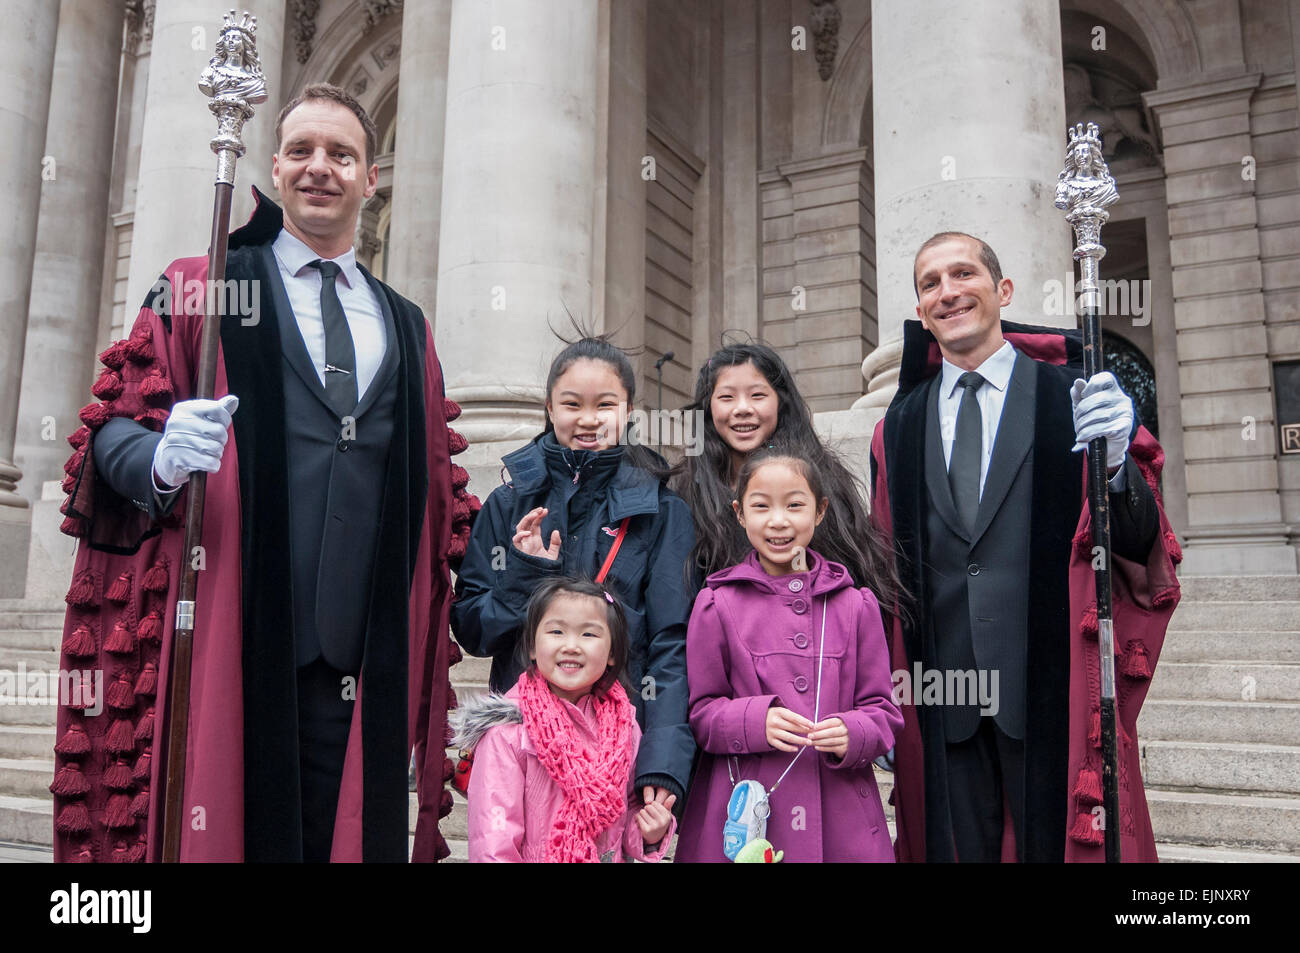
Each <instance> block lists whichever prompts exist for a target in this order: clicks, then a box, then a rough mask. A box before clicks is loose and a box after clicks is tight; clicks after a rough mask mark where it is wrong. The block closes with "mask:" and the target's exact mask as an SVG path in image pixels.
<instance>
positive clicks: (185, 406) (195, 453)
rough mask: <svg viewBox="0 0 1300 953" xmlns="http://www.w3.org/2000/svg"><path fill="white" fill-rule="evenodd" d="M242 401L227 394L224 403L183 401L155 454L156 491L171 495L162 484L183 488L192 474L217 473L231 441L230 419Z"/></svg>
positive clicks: (221, 400)
mask: <svg viewBox="0 0 1300 953" xmlns="http://www.w3.org/2000/svg"><path fill="white" fill-rule="evenodd" d="M238 407H239V398H238V397H236V396H235V395H234V394H227V395H226V396H225V397H223V398H221V399H220V400H183V401H181V402H180V403H179V404H176V405H175V406H173V407H172V412H171V416H170V417H168V418H167V427H166V429H164V430H163V438H162V440H160V441H158V447H157V449H156V450H154V452H153V473H154V489H156V490H158V491H159V492H170V491H168V490H165V489H163V487H161V486H159V485H158V484H159V483H163V484H166V485H168V486H170V487H173V488H174V487H179V486H181V485H183V484H184V483H185V481H186V480H187V479H189V475H190V474H191V473H195V472H197V471H200V470H201V471H203V472H204V473H216V472H217V471H218V470H220V469H221V455H222V453H224V452H225V449H226V441H227V440H228V439H229V438H230V434H229V432H228V431H229V427H230V415H231V414H233V413H234V412H235V410H236V408H238Z"/></svg>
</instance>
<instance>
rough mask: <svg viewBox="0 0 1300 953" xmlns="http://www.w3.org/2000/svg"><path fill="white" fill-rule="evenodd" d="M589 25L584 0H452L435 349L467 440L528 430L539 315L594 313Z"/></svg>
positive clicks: (594, 41) (538, 367) (548, 341)
mask: <svg viewBox="0 0 1300 953" xmlns="http://www.w3.org/2000/svg"><path fill="white" fill-rule="evenodd" d="M597 21H598V3H597V2H596V0H557V2H551V3H544V4H542V3H535V2H532V0H501V2H498V3H493V4H485V3H479V2H477V0H454V2H453V4H452V12H451V37H450V47H449V48H450V59H449V64H448V71H447V123H446V133H445V138H444V143H445V151H444V162H443V189H442V228H441V235H440V238H439V253H438V303H437V314H438V323H437V345H438V353H439V356H440V357H441V359H442V365H443V368H444V371H445V372H446V377H447V396H448V397H449V398H451V399H452V400H455V401H458V402H459V403H460V404H461V406H462V407H463V408H464V416H463V417H461V419H460V420H459V421H458V422H457V425H456V426H457V429H458V430H460V431H461V432H462V433H463V434H464V435H465V436H466V437H467V438H468V439H469V441H470V442H471V444H472V443H473V442H474V441H493V440H520V439H523V438H526V437H529V436H532V435H533V434H534V433H536V432H537V431H538V430H540V429H541V426H542V421H543V416H542V410H541V401H542V399H543V394H542V386H543V384H544V381H545V375H546V370H547V367H548V366H549V362H550V360H551V358H552V356H553V355H554V354H555V353H556V351H557V350H558V347H559V344H558V342H557V340H556V338H555V336H554V335H553V334H552V333H551V330H550V327H548V322H549V323H550V324H551V325H553V326H554V327H555V328H556V329H557V330H559V331H561V332H565V331H569V332H570V333H571V329H570V328H569V327H568V317H567V316H566V314H565V311H566V309H567V310H568V311H569V312H572V314H573V315H574V316H575V317H577V318H579V319H588V320H589V319H590V317H591V315H592V313H593V294H592V282H591V274H592V238H593V221H594V216H595V212H596V209H595V197H594V193H593V190H592V181H593V179H594V178H595V174H596V92H597V90H596V82H597V65H598V62H597V60H598V47H599V43H598V35H599V30H598V22H597ZM401 148H402V146H401V141H400V140H399V142H398V152H399V153H400V152H401Z"/></svg>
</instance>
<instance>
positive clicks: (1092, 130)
mask: <svg viewBox="0 0 1300 953" xmlns="http://www.w3.org/2000/svg"><path fill="white" fill-rule="evenodd" d="M1100 132H1101V130H1100V129H1098V128H1097V124H1096V123H1095V122H1090V123H1088V129H1087V131H1086V132H1085V131H1084V128H1083V123H1081V122H1077V123H1075V124H1074V125H1073V126H1071V127H1070V142H1071V144H1073V143H1075V142H1077V141H1079V140H1080V139H1084V140H1090V141H1092V142H1096V141H1097V136H1098V135H1099V134H1100Z"/></svg>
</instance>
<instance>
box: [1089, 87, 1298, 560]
mask: <svg viewBox="0 0 1300 953" xmlns="http://www.w3.org/2000/svg"><path fill="white" fill-rule="evenodd" d="M1260 79H1261V76H1260V74H1259V73H1246V72H1242V73H1239V74H1238V75H1236V76H1231V75H1229V76H1227V77H1224V76H1222V74H1219V76H1218V78H1216V79H1213V80H1208V81H1205V82H1198V83H1194V84H1191V85H1187V86H1183V87H1180V88H1174V89H1160V90H1156V91H1154V92H1149V93H1145V94H1144V95H1143V99H1144V101H1145V102H1146V104H1147V105H1148V106H1149V107H1151V109H1152V110H1153V111H1154V112H1155V114H1156V117H1157V119H1158V120H1159V122H1160V131H1161V137H1162V140H1163V142H1164V147H1165V148H1164V161H1165V174H1166V180H1165V187H1166V193H1167V196H1168V203H1169V248H1170V257H1171V262H1172V264H1173V296H1174V319H1175V324H1176V326H1177V331H1178V334H1177V341H1178V345H1177V350H1178V377H1179V385H1180V389H1181V394H1182V426H1183V448H1184V454H1185V459H1186V464H1187V522H1188V526H1187V532H1186V538H1187V546H1186V558H1185V560H1184V562H1183V565H1182V571H1183V572H1185V573H1193V574H1195V573H1225V572H1228V573H1287V574H1293V573H1295V572H1296V567H1297V560H1296V550H1295V549H1294V548H1293V547H1292V546H1290V545H1288V542H1287V538H1288V531H1289V527H1288V526H1287V524H1286V523H1285V522H1284V521H1283V519H1282V501H1281V496H1280V495H1279V492H1278V489H1279V479H1278V462H1277V454H1278V450H1277V438H1276V436H1275V429H1276V424H1277V421H1276V418H1275V414H1274V407H1273V399H1272V385H1273V381H1272V368H1271V364H1270V361H1269V342H1268V333H1267V331H1268V329H1267V321H1266V313H1265V301H1264V291H1263V288H1264V265H1263V262H1261V260H1260V233H1259V210H1258V207H1257V205H1256V200H1255V175H1254V171H1255V167H1254V163H1255V158H1254V156H1253V155H1252V151H1253V148H1252V140H1251V131H1250V130H1251V115H1250V103H1251V99H1252V97H1253V96H1254V94H1255V90H1256V88H1257V87H1258V86H1259V83H1260ZM1102 234H1103V236H1104V235H1105V233H1104V232H1103V233H1102Z"/></svg>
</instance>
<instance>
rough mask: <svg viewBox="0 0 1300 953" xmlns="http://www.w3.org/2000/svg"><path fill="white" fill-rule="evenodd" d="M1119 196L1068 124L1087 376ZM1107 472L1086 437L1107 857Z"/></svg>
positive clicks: (1093, 131) (1099, 447) (1099, 364)
mask: <svg viewBox="0 0 1300 953" xmlns="http://www.w3.org/2000/svg"><path fill="white" fill-rule="evenodd" d="M1118 198H1119V192H1118V191H1117V190H1116V188H1115V180H1114V179H1113V178H1112V177H1111V175H1110V170H1109V169H1108V168H1107V167H1106V160H1105V158H1104V157H1103V155H1102V151H1101V140H1100V138H1099V137H1098V134H1097V126H1096V125H1095V124H1094V123H1088V126H1087V129H1084V127H1083V125H1082V124H1078V125H1075V126H1074V127H1072V128H1071V129H1070V145H1069V148H1068V150H1067V152H1066V158H1065V169H1064V170H1063V171H1062V172H1061V175H1060V178H1059V181H1058V183H1057V187H1056V207H1057V208H1059V209H1063V210H1065V212H1066V216H1065V220H1066V221H1067V222H1069V223H1070V226H1071V227H1072V228H1073V229H1074V238H1075V242H1076V245H1075V249H1074V259H1075V260H1076V261H1077V262H1078V263H1079V302H1080V305H1081V307H1080V309H1079V310H1080V323H1081V325H1082V329H1083V375H1084V377H1085V378H1086V379H1091V378H1092V377H1093V375H1095V374H1099V373H1101V372H1102V371H1103V370H1105V369H1106V368H1105V360H1104V358H1103V357H1102V333H1101V315H1100V309H1099V308H1098V299H1099V283H1098V278H1097V273H1098V267H1097V266H1098V262H1100V261H1101V259H1102V256H1104V255H1105V254H1106V248H1105V246H1103V245H1102V244H1101V226H1102V225H1103V224H1105V223H1106V221H1107V220H1108V219H1109V218H1110V213H1109V212H1107V211H1106V206H1108V205H1110V204H1111V203H1113V202H1114V201H1115V200H1116V199H1118ZM1107 484H1108V479H1107V474H1106V438H1105V437H1097V438H1096V439H1094V440H1091V441H1089V443H1088V507H1089V512H1090V513H1091V515H1092V545H1093V568H1094V571H1095V575H1096V583H1097V651H1098V664H1099V669H1100V675H1101V679H1100V682H1101V685H1100V698H1099V699H1098V701H1099V707H1100V712H1101V761H1102V774H1101V790H1102V808H1103V814H1102V830H1103V833H1104V835H1105V846H1106V863H1108V864H1117V863H1119V862H1120V860H1121V859H1122V858H1121V857H1120V813H1119V744H1118V737H1117V733H1116V718H1117V717H1118V711H1117V708H1116V701H1115V629H1114V622H1113V616H1112V614H1111V575H1110V557H1111V549H1110V493H1109V487H1108V485H1107Z"/></svg>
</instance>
